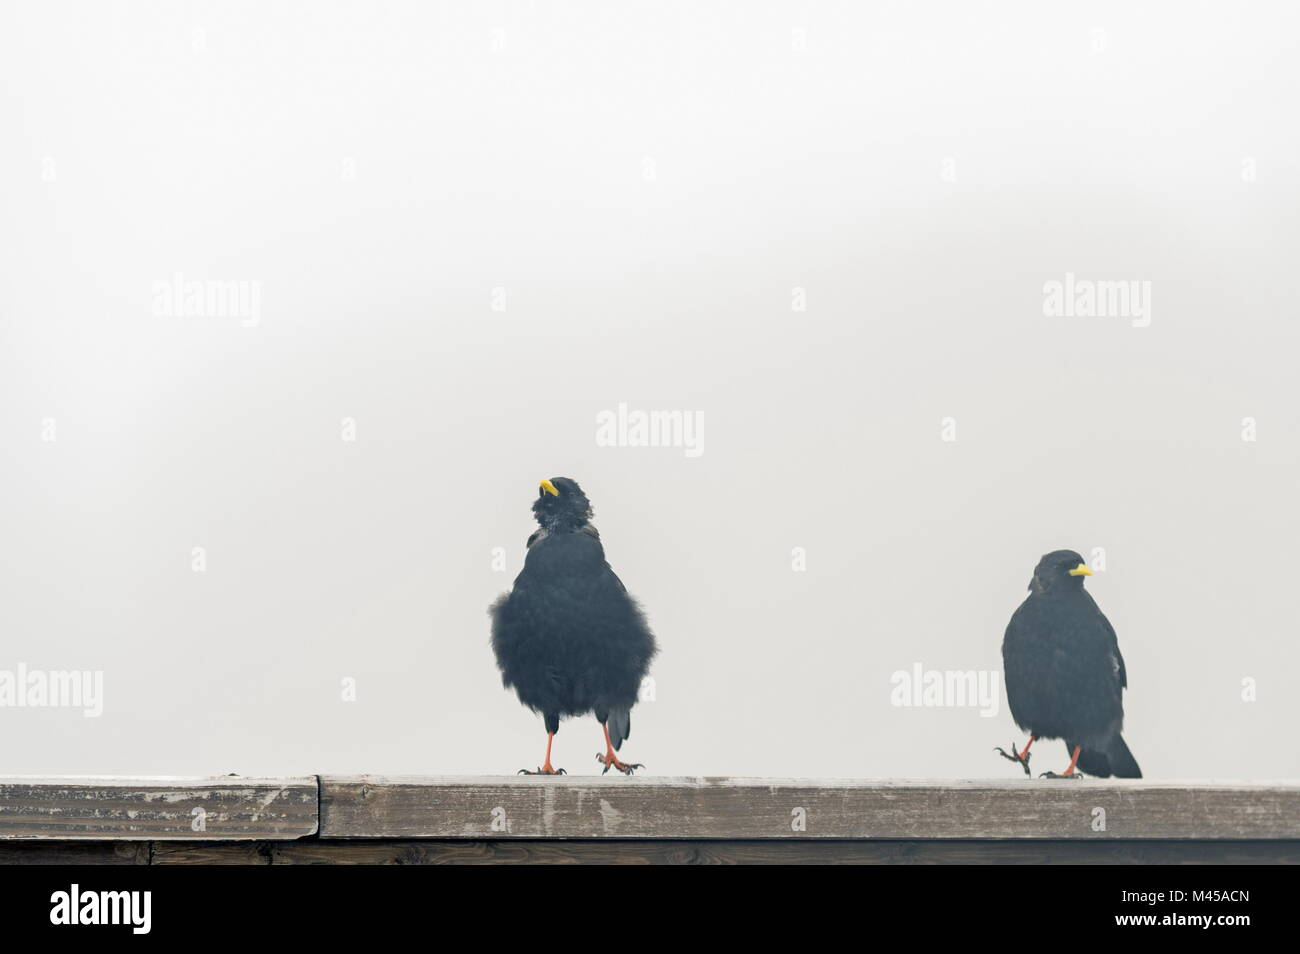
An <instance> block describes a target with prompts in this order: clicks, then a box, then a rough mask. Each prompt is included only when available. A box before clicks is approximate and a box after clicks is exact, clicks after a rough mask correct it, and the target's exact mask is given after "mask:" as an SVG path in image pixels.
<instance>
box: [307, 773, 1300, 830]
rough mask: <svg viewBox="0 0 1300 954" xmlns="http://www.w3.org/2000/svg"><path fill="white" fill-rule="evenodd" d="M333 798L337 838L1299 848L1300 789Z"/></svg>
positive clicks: (1081, 783) (670, 786) (485, 783)
mask: <svg viewBox="0 0 1300 954" xmlns="http://www.w3.org/2000/svg"><path fill="white" fill-rule="evenodd" d="M320 797H321V817H320V834H321V837H322V838H326V839H331V838H395V839H404V838H441V839H455V838H463V839H473V840H493V841H499V840H504V839H512V838H624V839H627V838H667V839H682V838H703V839H767V838H786V839H805V840H806V839H822V838H884V839H930V838H936V839H1035V838H1048V839H1080V840H1093V841H1104V840H1123V839H1183V838H1186V839H1297V838H1300V783H1295V782H1269V783H1262V782H1260V783H1251V782H1149V781H1144V780H1118V781H1116V780H1105V781H1103V780H1094V779H1087V780H1051V779H1042V780H1040V779H1024V780H1015V781H902V780H900V781H894V780H885V781H882V780H874V779H873V780H859V779H832V780H810V779H737V778H652V777H638V778H622V777H618V778H607V777H587V778H582V777H568V776H565V777H559V778H539V777H529V776H513V777H511V776H504V777H502V776H490V777H481V778H439V777H383V776H322V777H321V792H320ZM801 826H802V827H801Z"/></svg>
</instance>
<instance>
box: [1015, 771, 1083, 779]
mask: <svg viewBox="0 0 1300 954" xmlns="http://www.w3.org/2000/svg"><path fill="white" fill-rule="evenodd" d="M1025 771H1026V772H1028V771H1029V770H1028V769H1025ZM1038 777H1039V778H1083V773H1082V772H1066V773H1065V774H1064V775H1057V774H1056V773H1055V772H1044V773H1043V774H1042V775H1040V776H1038Z"/></svg>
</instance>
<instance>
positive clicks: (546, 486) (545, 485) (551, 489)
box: [540, 480, 1074, 573]
mask: <svg viewBox="0 0 1300 954" xmlns="http://www.w3.org/2000/svg"><path fill="white" fill-rule="evenodd" d="M540 486H541V488H542V489H543V490H545V491H546V492H547V493H548V494H550V495H551V496H552V497H558V496H560V492H559V491H558V490H556V489H555V484H553V483H551V482H550V481H549V480H543V481H542V483H541V485H540ZM1070 572H1072V573H1073V572H1074V571H1073V570H1071V571H1070Z"/></svg>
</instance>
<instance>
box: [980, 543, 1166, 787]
mask: <svg viewBox="0 0 1300 954" xmlns="http://www.w3.org/2000/svg"><path fill="white" fill-rule="evenodd" d="M1090 576H1092V570H1090V569H1088V565H1087V564H1086V563H1085V562H1084V561H1083V557H1081V556H1079V554H1077V553H1075V552H1074V551H1073V550H1056V551H1053V552H1052V553H1049V554H1047V555H1046V556H1044V557H1043V558H1042V559H1041V560H1039V561H1038V566H1036V567H1035V568H1034V576H1033V579H1032V580H1030V582H1029V596H1028V597H1027V598H1026V599H1025V601H1024V602H1023V603H1022V604H1020V608H1019V609H1017V610H1016V611H1015V613H1014V614H1013V615H1012V617H1011V622H1010V623H1009V624H1008V625H1007V631H1006V634H1005V636H1004V637H1003V639H1002V669H1003V675H1004V681H1005V684H1006V690H1007V705H1008V706H1009V707H1010V709H1011V716H1012V718H1013V719H1015V722H1016V725H1017V726H1019V727H1020V728H1021V729H1022V730H1024V731H1026V732H1028V733H1029V741H1028V742H1027V743H1026V744H1025V747H1024V749H1023V750H1022V751H1020V752H1017V751H1016V749H1015V747H1014V746H1012V749H1011V752H1010V753H1008V752H1006V751H1004V750H1003V749H998V750H997V751H998V752H1001V753H1002V756H1003V757H1004V758H1008V759H1010V760H1011V761H1013V762H1017V763H1019V764H1020V766H1021V767H1022V768H1023V769H1024V770H1025V774H1026V775H1028V774H1030V772H1029V747H1030V746H1031V745H1033V744H1034V742H1035V741H1037V740H1038V739H1063V740H1065V748H1066V751H1067V752H1069V753H1070V765H1069V767H1068V768H1066V770H1065V772H1064V773H1063V774H1062V775H1056V774H1055V773H1053V772H1047V773H1044V774H1046V775H1047V776H1049V777H1052V778H1075V777H1077V776H1078V772H1085V773H1087V774H1088V775H1096V776H1099V777H1103V778H1104V777H1108V776H1111V775H1114V776H1116V777H1118V778H1141V777H1142V770H1141V769H1140V768H1138V764H1137V761H1136V760H1135V759H1134V758H1133V753H1132V752H1130V751H1129V748H1128V745H1127V744H1126V743H1125V742H1124V737H1123V736H1122V735H1121V734H1120V730H1121V729H1122V728H1123V725H1124V700H1123V695H1124V690H1125V688H1126V687H1127V686H1128V671H1127V669H1126V668H1125V666H1124V657H1123V656H1122V655H1120V651H1119V640H1118V638H1117V637H1116V636H1115V630H1114V628H1113V627H1112V626H1111V625H1110V620H1108V619H1106V617H1105V615H1104V614H1103V613H1102V611H1101V609H1100V608H1099V607H1098V606H1097V604H1096V602H1094V600H1093V598H1092V597H1091V596H1090V595H1089V594H1088V591H1087V590H1085V589H1084V588H1083V581H1084V580H1085V579H1086V578H1087V577H1090ZM1076 768H1077V769H1078V772H1076Z"/></svg>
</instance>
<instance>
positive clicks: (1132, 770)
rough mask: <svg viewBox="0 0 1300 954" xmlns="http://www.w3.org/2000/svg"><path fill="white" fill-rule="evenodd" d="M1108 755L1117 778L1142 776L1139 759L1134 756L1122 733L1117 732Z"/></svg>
mask: <svg viewBox="0 0 1300 954" xmlns="http://www.w3.org/2000/svg"><path fill="white" fill-rule="evenodd" d="M1106 755H1107V756H1109V757H1110V770H1111V772H1112V773H1114V775H1115V777H1116V778H1141V777H1142V769H1140V768H1138V764H1137V759H1135V758H1133V753H1132V752H1130V751H1129V750H1128V745H1127V744H1125V742H1124V737H1123V736H1122V735H1119V734H1116V736H1115V739H1114V741H1113V742H1111V744H1110V749H1109V750H1108V751H1107V752H1106Z"/></svg>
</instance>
